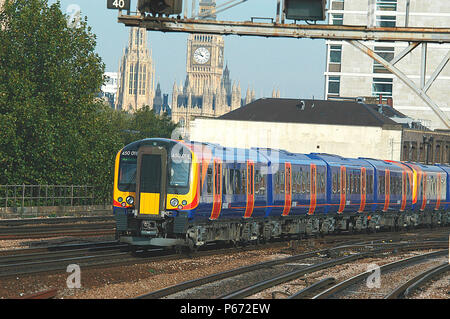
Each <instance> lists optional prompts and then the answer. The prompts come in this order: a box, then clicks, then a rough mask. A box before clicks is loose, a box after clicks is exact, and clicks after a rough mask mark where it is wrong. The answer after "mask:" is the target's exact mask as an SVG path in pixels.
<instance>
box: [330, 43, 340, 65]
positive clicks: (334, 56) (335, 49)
mask: <svg viewBox="0 0 450 319" xmlns="http://www.w3.org/2000/svg"><path fill="white" fill-rule="evenodd" d="M341 57H342V45H330V62H331V63H341Z"/></svg>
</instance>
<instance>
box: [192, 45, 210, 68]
mask: <svg viewBox="0 0 450 319" xmlns="http://www.w3.org/2000/svg"><path fill="white" fill-rule="evenodd" d="M210 57H211V54H210V53H209V51H208V49H207V48H205V47H200V48H198V49H197V50H195V52H194V60H195V62H197V63H200V64H205V63H206V62H208V61H209V58H210Z"/></svg>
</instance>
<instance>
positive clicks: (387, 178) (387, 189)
mask: <svg viewBox="0 0 450 319" xmlns="http://www.w3.org/2000/svg"><path fill="white" fill-rule="evenodd" d="M390 199H391V171H390V170H389V169H386V171H385V172H384V207H383V212H387V211H388V209H389V203H390Z"/></svg>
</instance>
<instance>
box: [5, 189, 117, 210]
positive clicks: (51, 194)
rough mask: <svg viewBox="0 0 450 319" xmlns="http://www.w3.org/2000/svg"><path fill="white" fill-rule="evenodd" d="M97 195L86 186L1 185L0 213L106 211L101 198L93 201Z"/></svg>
mask: <svg viewBox="0 0 450 319" xmlns="http://www.w3.org/2000/svg"><path fill="white" fill-rule="evenodd" d="M96 191H101V190H99V189H96V187H94V186H89V185H0V213H1V212H3V213H4V214H6V215H14V213H18V212H19V213H21V214H20V215H23V214H24V213H25V214H28V213H34V214H35V215H36V214H37V213H42V212H45V213H50V212H56V211H59V212H67V211H71V212H74V211H77V209H75V208H77V207H78V208H79V210H80V211H83V210H84V211H86V207H91V209H90V210H92V207H94V206H95V205H97V206H101V205H103V206H104V207H105V204H106V203H105V201H104V200H103V199H102V198H101V197H104V196H98V197H96V196H95V194H96ZM110 198H111V197H110ZM56 207H57V209H56ZM103 209H104V208H103ZM2 215H3V214H2ZM28 215H29V214H28Z"/></svg>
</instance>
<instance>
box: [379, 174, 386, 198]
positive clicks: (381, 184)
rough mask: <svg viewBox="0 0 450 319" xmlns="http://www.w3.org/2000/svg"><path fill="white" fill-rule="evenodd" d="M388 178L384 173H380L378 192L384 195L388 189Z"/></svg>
mask: <svg viewBox="0 0 450 319" xmlns="http://www.w3.org/2000/svg"><path fill="white" fill-rule="evenodd" d="M385 181H386V178H385V176H384V175H381V174H380V175H379V176H378V194H379V195H384V193H385V191H386V188H385V187H386V183H385Z"/></svg>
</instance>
